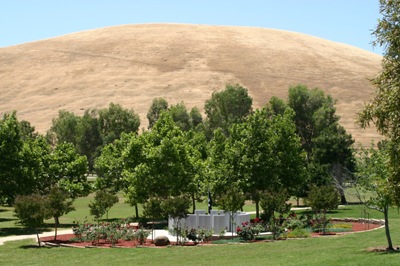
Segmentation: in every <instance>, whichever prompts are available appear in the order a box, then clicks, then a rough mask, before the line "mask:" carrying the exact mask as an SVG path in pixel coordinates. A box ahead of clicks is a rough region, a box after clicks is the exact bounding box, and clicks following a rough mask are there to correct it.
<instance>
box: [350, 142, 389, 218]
mask: <svg viewBox="0 0 400 266" xmlns="http://www.w3.org/2000/svg"><path fill="white" fill-rule="evenodd" d="M387 144H388V143H386V142H380V143H379V145H378V147H375V145H373V144H372V145H371V147H370V148H369V149H367V148H363V147H361V148H360V150H359V156H358V166H357V177H358V178H357V183H356V187H357V189H358V190H359V191H360V193H358V195H359V199H360V201H361V202H363V203H364V204H365V205H366V206H367V207H369V208H372V209H375V210H378V211H380V212H384V210H385V209H386V208H388V207H390V206H394V205H395V202H394V196H395V191H394V187H393V186H392V184H391V183H390V181H389V177H390V172H391V168H390V164H389V158H390V155H389V150H388V145H387ZM363 192H368V197H365V196H363V197H361V195H365V193H363Z"/></svg>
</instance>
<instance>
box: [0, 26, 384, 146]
mask: <svg viewBox="0 0 400 266" xmlns="http://www.w3.org/2000/svg"><path fill="white" fill-rule="evenodd" d="M380 60H381V57H380V56H378V55H376V54H373V53H370V52H367V51H364V50H361V49H358V48H355V47H351V46H348V45H344V44H340V43H335V42H331V41H327V40H323V39H320V38H316V37H312V36H309V35H305V34H299V33H294V32H288V31H281V30H272V29H262V28H250V27H223V26H203V25H179V24H146V25H123V26H116V27H108V28H101V29H95V30H89V31H83V32H78V33H73V34H68V35H65V36H60V37H56V38H51V39H47V40H42V41H38V42H32V43H26V44H22V45H17V46H11V47H6V48H0V95H1V96H0V113H4V112H9V111H11V110H13V109H16V110H17V111H18V113H19V116H20V118H21V119H25V120H28V121H30V122H31V123H32V124H33V125H35V126H36V129H37V130H39V131H40V132H42V133H43V132H45V131H46V130H47V129H48V128H49V127H50V124H51V119H52V118H54V117H55V116H57V113H58V110H60V109H66V110H69V111H73V112H75V113H76V114H82V113H83V110H84V109H87V108H103V107H106V106H108V104H109V102H115V103H119V104H122V105H123V106H124V107H125V108H133V109H134V110H135V112H137V113H139V115H140V117H141V121H142V124H141V127H143V128H146V127H147V119H146V113H147V110H148V108H149V106H150V104H151V101H152V99H153V98H154V97H165V98H166V99H167V100H168V102H169V103H170V104H175V103H178V102H181V101H183V102H185V104H186V105H187V106H188V107H189V108H191V107H193V106H197V107H199V108H200V109H202V108H203V106H204V101H205V100H206V99H208V98H210V96H211V93H212V92H213V91H215V90H221V89H223V88H224V87H225V84H226V83H240V84H242V85H243V86H245V87H247V88H248V89H249V92H250V95H251V96H252V97H253V99H254V107H255V108H258V107H260V106H262V105H263V104H265V103H266V102H267V101H268V100H269V98H270V97H271V96H278V97H281V98H286V96H287V91H288V88H289V86H292V85H297V84H299V83H302V84H305V85H307V86H309V87H310V88H312V87H319V88H321V89H323V90H324V91H326V92H327V93H329V94H331V95H332V96H333V97H334V98H335V99H337V100H338V102H337V109H338V114H339V115H340V116H341V117H342V120H341V123H342V124H343V125H344V126H345V127H346V129H347V130H348V131H349V132H350V133H352V134H353V136H354V137H355V138H356V140H357V141H361V142H363V143H369V141H370V139H371V138H374V137H376V136H377V134H376V133H375V132H374V131H373V130H369V131H367V132H364V131H361V130H360V129H358V128H357V127H356V126H355V119H356V113H357V110H358V109H359V108H360V107H361V105H362V103H363V102H364V101H366V100H368V99H369V98H370V95H371V92H372V91H373V87H372V86H371V85H370V82H369V79H371V78H373V77H374V76H375V75H376V74H377V73H378V72H379V70H380Z"/></svg>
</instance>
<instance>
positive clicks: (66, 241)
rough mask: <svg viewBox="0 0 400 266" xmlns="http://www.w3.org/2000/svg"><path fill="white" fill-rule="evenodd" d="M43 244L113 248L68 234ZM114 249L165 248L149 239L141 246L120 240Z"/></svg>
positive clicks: (44, 239) (103, 243) (101, 241)
mask: <svg viewBox="0 0 400 266" xmlns="http://www.w3.org/2000/svg"><path fill="white" fill-rule="evenodd" d="M40 241H41V242H46V243H50V244H53V245H63V246H74V247H82V248H83V247H98V248H110V247H112V245H111V243H109V242H106V241H105V240H100V241H98V242H95V243H92V242H81V241H78V240H75V235H74V234H66V235H57V240H54V236H48V237H41V238H40ZM174 244H175V242H171V245H174ZM194 245H195V244H194V243H193V242H188V243H186V244H185V246H194ZM114 247H124V248H136V247H153V248H165V246H164V247H161V246H156V245H154V244H153V243H152V241H151V240H150V239H147V240H146V242H145V243H143V244H141V245H139V243H138V242H137V241H132V240H131V241H126V240H122V239H121V240H119V241H118V243H116V244H115V246H114Z"/></svg>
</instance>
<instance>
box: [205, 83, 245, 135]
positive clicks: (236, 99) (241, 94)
mask: <svg viewBox="0 0 400 266" xmlns="http://www.w3.org/2000/svg"><path fill="white" fill-rule="evenodd" d="M252 103H253V99H252V98H251V97H250V96H249V95H248V92H247V89H246V88H244V87H242V86H240V85H239V84H235V85H226V88H225V90H223V91H220V92H214V93H213V94H212V96H211V99H209V100H207V101H206V103H205V106H204V109H205V113H206V115H207V121H206V122H207V124H208V127H209V132H210V133H212V132H214V130H216V129H217V128H221V129H222V131H223V132H224V134H226V135H228V133H229V131H228V130H229V127H230V126H231V125H232V124H234V123H239V122H242V121H243V120H244V118H246V117H247V116H248V115H249V114H250V113H251V111H252Z"/></svg>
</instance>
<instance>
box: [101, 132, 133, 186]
mask: <svg viewBox="0 0 400 266" xmlns="http://www.w3.org/2000/svg"><path fill="white" fill-rule="evenodd" d="M134 138H137V134H136V133H129V134H126V133H123V134H122V135H121V138H120V139H117V140H115V141H114V142H113V143H109V144H107V145H105V146H104V147H103V148H102V150H101V154H100V156H99V157H97V158H96V160H95V165H94V169H95V172H96V174H97V178H96V184H95V187H96V188H97V189H99V190H102V189H106V188H108V189H111V190H112V191H114V192H118V191H120V190H124V189H125V188H126V184H125V182H124V177H123V175H122V173H123V171H124V166H125V165H124V157H123V152H124V151H125V149H126V147H127V146H128V144H129V142H130V141H131V139H134Z"/></svg>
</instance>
